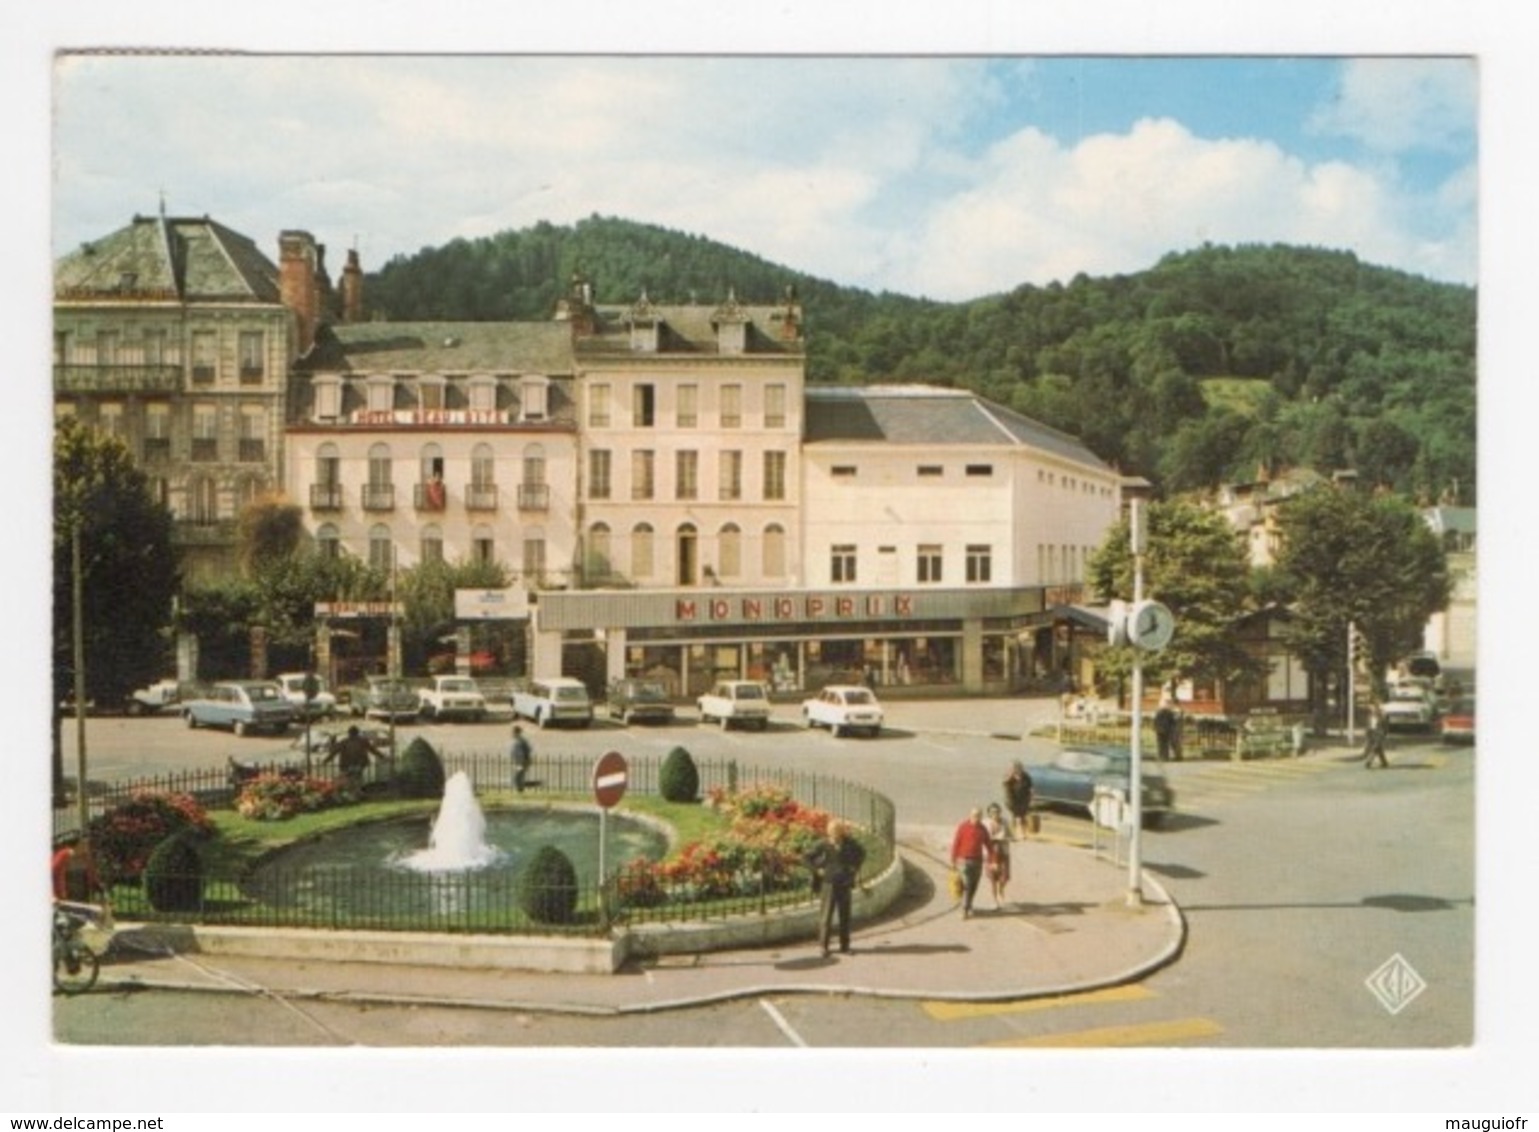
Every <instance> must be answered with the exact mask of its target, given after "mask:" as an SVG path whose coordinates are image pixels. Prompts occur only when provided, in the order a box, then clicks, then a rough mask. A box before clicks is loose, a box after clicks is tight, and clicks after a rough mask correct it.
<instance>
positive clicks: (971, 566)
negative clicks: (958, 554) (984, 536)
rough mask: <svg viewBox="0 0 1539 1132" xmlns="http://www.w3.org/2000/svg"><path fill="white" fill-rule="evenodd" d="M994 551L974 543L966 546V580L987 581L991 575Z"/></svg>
mask: <svg viewBox="0 0 1539 1132" xmlns="http://www.w3.org/2000/svg"><path fill="white" fill-rule="evenodd" d="M993 560H994V552H993V550H992V549H991V548H990V547H987V546H982V545H979V544H976V543H969V544H968V546H967V580H968V581H969V582H987V581H989V580H990V578H991V577H992V575H993Z"/></svg>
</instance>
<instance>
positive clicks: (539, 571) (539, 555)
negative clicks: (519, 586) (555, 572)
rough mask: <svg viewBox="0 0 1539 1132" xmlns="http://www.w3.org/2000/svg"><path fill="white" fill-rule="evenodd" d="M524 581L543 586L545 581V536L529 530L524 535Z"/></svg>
mask: <svg viewBox="0 0 1539 1132" xmlns="http://www.w3.org/2000/svg"><path fill="white" fill-rule="evenodd" d="M524 580H525V581H532V582H534V583H535V584H537V585H543V584H544V581H545V534H544V532H542V531H539V530H531V531H529V532H528V533H526V534H525V535H524Z"/></svg>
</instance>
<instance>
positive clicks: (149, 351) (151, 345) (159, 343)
mask: <svg viewBox="0 0 1539 1132" xmlns="http://www.w3.org/2000/svg"><path fill="white" fill-rule="evenodd" d="M144 360H145V362H146V364H148V365H152V366H158V365H164V364H165V361H166V332H165V331H164V330H146V331H145V332H144Z"/></svg>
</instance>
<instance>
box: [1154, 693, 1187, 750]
mask: <svg viewBox="0 0 1539 1132" xmlns="http://www.w3.org/2000/svg"><path fill="white" fill-rule="evenodd" d="M1154 738H1155V741H1156V744H1157V747H1158V751H1159V760H1160V762H1162V763H1163V762H1169V761H1170V760H1171V759H1173V758H1180V757H1181V756H1180V754H1179V753H1177V750H1176V709H1175V706H1174V705H1173V704H1172V703H1171V702H1170V697H1169V696H1162V697H1161V698H1160V706H1159V708H1158V709H1157V710H1156V711H1155V713H1154Z"/></svg>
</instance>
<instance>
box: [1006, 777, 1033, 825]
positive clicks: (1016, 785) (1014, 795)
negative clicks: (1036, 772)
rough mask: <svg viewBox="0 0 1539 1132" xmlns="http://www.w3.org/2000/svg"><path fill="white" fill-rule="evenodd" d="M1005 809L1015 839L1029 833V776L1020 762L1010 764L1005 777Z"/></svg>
mask: <svg viewBox="0 0 1539 1132" xmlns="http://www.w3.org/2000/svg"><path fill="white" fill-rule="evenodd" d="M1005 808H1006V809H1007V810H1009V811H1010V825H1011V828H1012V830H1013V832H1014V834H1015V836H1016V837H1025V836H1026V835H1027V834H1028V833H1030V832H1031V775H1030V774H1028V773H1027V772H1026V768H1025V767H1024V766H1022V765H1021V763H1020V760H1019V759H1017V760H1016V761H1015V762H1013V763H1011V764H1010V773H1009V774H1008V775H1006V776H1005Z"/></svg>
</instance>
